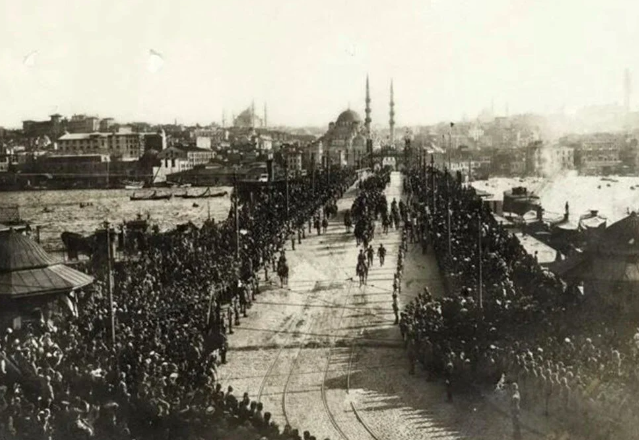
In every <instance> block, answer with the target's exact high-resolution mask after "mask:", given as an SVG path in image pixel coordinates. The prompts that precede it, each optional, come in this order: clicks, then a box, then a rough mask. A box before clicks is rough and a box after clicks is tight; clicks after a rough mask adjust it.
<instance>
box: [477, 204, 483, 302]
mask: <svg viewBox="0 0 639 440" xmlns="http://www.w3.org/2000/svg"><path fill="white" fill-rule="evenodd" d="M481 232H482V231H481V208H480V209H479V214H478V215H477V248H478V255H479V261H478V263H479V264H478V266H479V286H478V288H479V308H480V309H483V308H484V297H483V292H482V289H483V279H482V267H481V266H482V264H481V261H482V256H481V251H482V249H481Z"/></svg>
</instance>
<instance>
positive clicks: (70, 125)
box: [66, 115, 100, 133]
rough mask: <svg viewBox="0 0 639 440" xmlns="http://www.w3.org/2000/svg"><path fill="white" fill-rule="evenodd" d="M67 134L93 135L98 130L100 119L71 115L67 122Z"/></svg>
mask: <svg viewBox="0 0 639 440" xmlns="http://www.w3.org/2000/svg"><path fill="white" fill-rule="evenodd" d="M66 129H67V131H68V132H69V133H94V132H97V131H99V130H100V119H99V118H96V117H94V116H85V115H73V116H71V119H70V120H69V121H67V124H66Z"/></svg>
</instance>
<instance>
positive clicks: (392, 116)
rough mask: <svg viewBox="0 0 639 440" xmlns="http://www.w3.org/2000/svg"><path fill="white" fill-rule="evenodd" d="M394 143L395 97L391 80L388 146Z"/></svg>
mask: <svg viewBox="0 0 639 440" xmlns="http://www.w3.org/2000/svg"><path fill="white" fill-rule="evenodd" d="M394 143H395V97H394V93H393V80H392V79H391V84H390V144H391V145H393V144H394Z"/></svg>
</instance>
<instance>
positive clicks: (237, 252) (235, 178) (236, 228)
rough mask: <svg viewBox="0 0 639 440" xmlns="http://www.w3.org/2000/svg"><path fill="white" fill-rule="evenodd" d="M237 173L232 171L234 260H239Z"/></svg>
mask: <svg viewBox="0 0 639 440" xmlns="http://www.w3.org/2000/svg"><path fill="white" fill-rule="evenodd" d="M238 202H239V195H238V193H237V171H233V210H234V213H235V258H237V260H238V261H239V259H240V221H239V213H238V204H239V203H238Z"/></svg>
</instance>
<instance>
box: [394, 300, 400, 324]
mask: <svg viewBox="0 0 639 440" xmlns="http://www.w3.org/2000/svg"><path fill="white" fill-rule="evenodd" d="M393 313H394V314H395V325H397V324H399V305H398V304H397V294H396V293H393Z"/></svg>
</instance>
